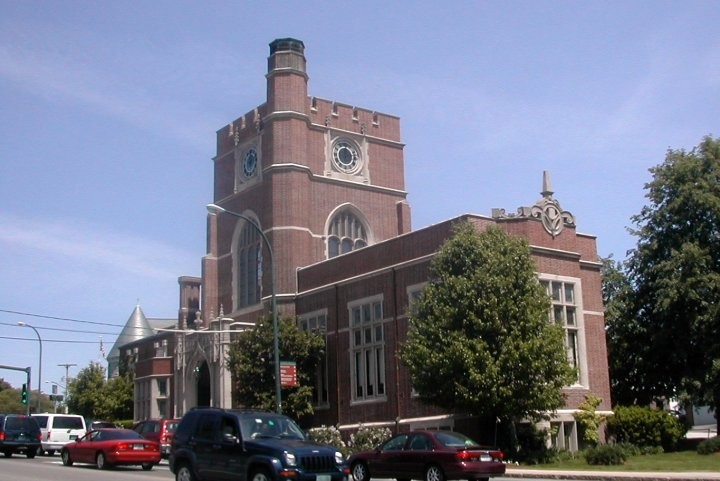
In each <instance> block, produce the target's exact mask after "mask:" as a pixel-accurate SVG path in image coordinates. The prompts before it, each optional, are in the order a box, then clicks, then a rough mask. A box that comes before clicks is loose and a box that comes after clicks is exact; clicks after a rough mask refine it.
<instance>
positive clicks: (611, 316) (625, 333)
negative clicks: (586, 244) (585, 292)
mask: <svg viewBox="0 0 720 481" xmlns="http://www.w3.org/2000/svg"><path fill="white" fill-rule="evenodd" d="M602 263H603V266H602V294H603V304H604V306H605V328H606V333H607V346H608V360H609V363H608V364H609V368H610V388H611V394H612V400H613V403H614V404H620V405H625V406H629V405H633V404H648V403H650V401H652V399H653V390H652V389H650V388H649V387H648V384H649V383H648V380H649V378H648V376H647V375H646V373H645V371H646V368H645V367H644V363H645V360H646V359H649V356H648V352H647V351H648V347H649V345H648V343H647V342H644V339H645V338H646V337H647V336H648V332H647V329H646V326H644V325H643V324H642V323H640V322H639V321H638V320H637V318H636V317H635V314H634V309H635V307H634V302H635V292H634V290H633V287H632V284H631V283H630V279H629V278H628V276H627V272H626V266H625V265H624V263H622V262H618V261H615V260H614V259H612V257H608V258H606V259H602ZM640 366H643V368H640Z"/></svg>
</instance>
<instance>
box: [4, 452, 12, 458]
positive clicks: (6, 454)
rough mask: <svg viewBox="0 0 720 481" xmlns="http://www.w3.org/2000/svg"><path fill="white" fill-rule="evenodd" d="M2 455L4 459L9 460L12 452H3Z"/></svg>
mask: <svg viewBox="0 0 720 481" xmlns="http://www.w3.org/2000/svg"><path fill="white" fill-rule="evenodd" d="M3 454H4V455H5V457H6V458H9V457H11V456H12V451H3Z"/></svg>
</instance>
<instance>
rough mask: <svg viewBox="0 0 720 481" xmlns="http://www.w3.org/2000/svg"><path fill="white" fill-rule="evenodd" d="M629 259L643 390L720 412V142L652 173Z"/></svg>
mask: <svg viewBox="0 0 720 481" xmlns="http://www.w3.org/2000/svg"><path fill="white" fill-rule="evenodd" d="M650 172H651V173H652V175H653V178H652V180H651V181H650V182H649V183H648V184H646V186H645V189H646V191H647V192H646V197H647V199H648V204H647V205H646V206H644V207H643V208H642V209H641V211H640V213H639V214H637V215H636V216H634V217H633V222H634V224H635V226H636V230H635V231H634V234H635V235H636V236H637V237H638V243H637V246H636V248H635V249H633V250H632V251H631V252H630V257H629V259H628V267H629V277H630V280H631V282H632V284H633V287H634V290H635V306H634V308H633V310H634V316H633V319H635V320H633V321H631V322H632V323H633V324H635V325H636V326H637V327H636V329H637V330H638V331H639V332H640V333H641V334H644V336H643V337H641V339H643V342H644V343H646V344H648V348H647V351H646V357H645V358H644V359H642V362H641V363H640V362H638V363H637V365H636V366H633V368H634V369H637V370H638V371H639V372H641V373H642V375H643V376H644V378H643V379H642V380H643V383H644V386H645V388H644V392H647V393H652V395H653V396H658V397H659V396H664V397H677V396H687V397H688V398H689V399H690V400H691V401H692V402H693V403H695V404H696V405H709V406H710V407H712V408H715V409H717V408H718V407H720V139H715V138H712V137H710V136H707V137H705V138H704V139H703V140H702V142H701V143H700V144H699V145H698V146H697V147H695V148H693V149H692V150H691V151H685V150H668V152H667V155H666V157H665V161H664V162H663V163H662V164H660V165H658V166H656V167H653V168H652V169H650ZM645 401H647V399H645Z"/></svg>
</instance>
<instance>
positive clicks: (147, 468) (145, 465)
mask: <svg viewBox="0 0 720 481" xmlns="http://www.w3.org/2000/svg"><path fill="white" fill-rule="evenodd" d="M141 466H142V468H143V471H150V470H151V469H152V468H153V466H154V464H153V463H142V464H141Z"/></svg>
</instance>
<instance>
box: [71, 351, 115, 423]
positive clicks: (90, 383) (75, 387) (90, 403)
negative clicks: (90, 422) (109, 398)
mask: <svg viewBox="0 0 720 481" xmlns="http://www.w3.org/2000/svg"><path fill="white" fill-rule="evenodd" d="M106 377H107V376H106V374H105V368H104V367H102V366H101V365H100V363H97V362H91V363H90V365H89V366H87V367H86V368H84V369H81V370H80V372H78V375H77V376H75V378H73V379H72V380H71V381H70V384H69V385H68V400H67V405H68V410H69V411H70V412H71V413H74V414H80V415H81V416H85V417H88V418H98V417H101V415H102V413H103V409H104V408H103V388H104V387H105V382H106V381H105V379H106Z"/></svg>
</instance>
